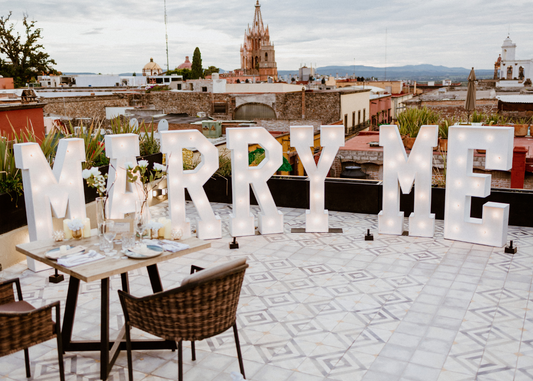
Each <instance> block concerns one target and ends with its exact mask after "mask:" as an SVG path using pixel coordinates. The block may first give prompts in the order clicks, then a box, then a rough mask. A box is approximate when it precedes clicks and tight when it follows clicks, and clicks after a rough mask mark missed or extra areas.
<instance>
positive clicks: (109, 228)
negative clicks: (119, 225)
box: [103, 220, 117, 256]
mask: <svg viewBox="0 0 533 381" xmlns="http://www.w3.org/2000/svg"><path fill="white" fill-rule="evenodd" d="M103 225H104V229H103V231H104V239H105V240H106V243H107V244H106V247H105V249H104V251H105V253H106V255H109V256H112V255H114V254H116V250H113V240H114V239H115V237H116V235H117V233H116V232H115V231H114V229H113V228H114V227H115V221H112V220H105V221H104V224H103Z"/></svg>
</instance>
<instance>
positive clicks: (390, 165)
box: [388, 161, 396, 168]
mask: <svg viewBox="0 0 533 381" xmlns="http://www.w3.org/2000/svg"><path fill="white" fill-rule="evenodd" d="M388 164H389V167H391V168H396V163H395V162H394V161H392V162H390V163H388Z"/></svg>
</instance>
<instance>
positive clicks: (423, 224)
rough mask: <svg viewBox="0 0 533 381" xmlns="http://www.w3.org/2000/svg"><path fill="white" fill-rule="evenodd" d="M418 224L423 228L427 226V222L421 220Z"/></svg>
mask: <svg viewBox="0 0 533 381" xmlns="http://www.w3.org/2000/svg"><path fill="white" fill-rule="evenodd" d="M418 226H419V227H421V228H425V227H426V224H425V223H424V222H420V223H419V224H418Z"/></svg>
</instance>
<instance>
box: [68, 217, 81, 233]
mask: <svg viewBox="0 0 533 381" xmlns="http://www.w3.org/2000/svg"><path fill="white" fill-rule="evenodd" d="M67 226H68V228H69V229H70V230H72V231H73V232H75V231H78V230H81V229H83V227H84V224H83V221H82V220H80V219H79V218H74V219H72V220H70V221H69V222H68V223H67Z"/></svg>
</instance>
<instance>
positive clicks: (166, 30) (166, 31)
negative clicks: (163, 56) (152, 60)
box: [164, 0, 170, 71]
mask: <svg viewBox="0 0 533 381" xmlns="http://www.w3.org/2000/svg"><path fill="white" fill-rule="evenodd" d="M164 6H165V40H166V43H167V71H169V70H170V65H169V63H168V29H167V0H164Z"/></svg>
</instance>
